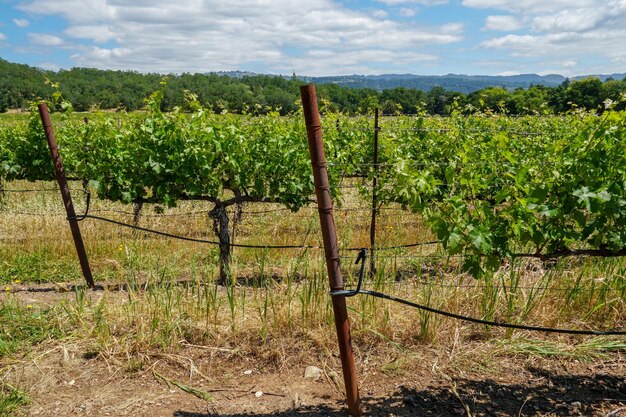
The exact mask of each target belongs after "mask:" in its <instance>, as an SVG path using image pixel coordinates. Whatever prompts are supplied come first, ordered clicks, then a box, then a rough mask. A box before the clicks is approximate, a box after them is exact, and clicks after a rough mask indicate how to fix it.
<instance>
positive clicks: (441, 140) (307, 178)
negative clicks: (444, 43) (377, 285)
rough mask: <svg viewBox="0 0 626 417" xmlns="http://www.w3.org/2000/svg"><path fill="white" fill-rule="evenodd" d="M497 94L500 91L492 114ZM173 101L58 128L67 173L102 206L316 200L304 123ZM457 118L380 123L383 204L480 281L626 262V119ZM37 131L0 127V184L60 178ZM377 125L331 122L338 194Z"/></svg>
mask: <svg viewBox="0 0 626 417" xmlns="http://www.w3.org/2000/svg"><path fill="white" fill-rule="evenodd" d="M502 92H503V90H494V91H493V95H494V96H496V97H498V101H497V103H500V101H501V100H500V98H499V97H500V95H501V94H502ZM164 95H165V94H164V92H163V91H162V90H160V91H158V92H157V93H154V94H153V95H151V96H150V98H149V99H148V100H147V101H146V106H147V109H146V111H145V112H142V113H135V114H125V113H120V114H116V115H115V116H112V115H110V114H102V113H96V114H93V115H91V116H90V120H89V122H88V123H84V122H83V121H82V120H79V119H78V118H76V117H73V116H66V117H62V118H61V121H60V123H57V124H55V126H58V133H57V136H58V139H59V143H60V144H61V148H62V154H63V158H64V163H65V166H66V171H67V173H68V174H69V175H70V176H73V177H75V178H80V179H83V180H85V181H89V183H90V184H91V187H92V188H95V189H96V190H97V192H98V194H99V196H100V197H102V198H106V199H110V200H113V201H123V202H127V203H130V202H150V203H157V204H163V205H167V206H173V205H175V204H176V203H177V201H179V200H184V199H202V200H208V201H211V202H214V203H215V205H216V209H220V210H221V209H223V208H224V207H226V206H228V205H232V204H243V203H246V202H278V203H281V204H284V205H285V206H286V207H288V208H290V209H292V210H297V209H298V208H299V207H301V206H303V205H304V204H306V203H307V202H308V201H310V199H311V196H312V194H313V181H312V176H311V169H310V162H309V157H308V151H307V145H306V140H305V137H306V132H305V130H304V123H303V120H302V115H301V114H294V115H292V116H287V117H281V116H280V115H279V114H278V113H277V112H271V111H267V110H263V111H262V112H261V113H263V114H262V115H260V116H241V115H233V114H225V115H216V114H215V113H213V112H212V111H211V109H209V108H206V107H204V106H203V105H202V104H201V103H200V102H199V101H198V99H197V97H195V96H194V95H193V94H187V101H186V107H187V108H188V109H190V110H192V113H191V114H189V113H186V112H184V111H183V109H182V108H180V107H178V108H176V109H175V110H174V111H173V112H170V113H166V112H163V111H162V107H163V106H162V103H163V100H164ZM485 103H487V102H486V101H485ZM620 104H621V103H615V104H614V105H615V106H618V105H620ZM452 108H453V109H457V110H455V111H456V112H455V113H453V115H452V116H451V117H448V118H441V117H428V116H418V117H402V116H400V117H386V118H383V127H382V131H381V139H380V152H379V153H380V162H381V169H380V171H379V174H378V175H379V181H378V183H379V186H380V190H379V198H380V201H381V202H382V203H391V202H397V203H400V204H402V205H403V206H404V207H406V208H407V209H410V210H413V211H416V212H419V213H421V214H422V215H423V216H424V218H425V220H426V221H427V222H428V224H429V225H430V227H431V229H432V230H433V232H434V233H435V234H436V235H437V236H438V238H439V239H440V240H441V241H442V244H443V246H444V248H445V249H446V250H447V252H448V253H449V254H451V255H462V256H463V257H464V259H465V263H466V269H467V270H468V271H470V272H472V273H473V274H474V275H476V276H479V275H481V274H482V273H483V272H484V271H485V270H486V269H493V268H496V267H497V266H499V265H500V263H501V262H502V260H503V259H504V258H507V257H511V256H515V255H516V254H532V255H536V256H540V255H546V254H566V253H568V252H569V251H571V250H572V249H577V248H590V249H595V250H598V251H604V252H606V253H607V254H610V253H618V252H620V251H622V250H624V248H625V247H626V232H625V230H626V192H625V189H626V170H625V167H626V137H625V136H626V126H625V120H626V111H623V110H615V108H611V107H610V106H609V107H608V108H607V110H606V111H605V112H604V113H603V114H602V115H597V114H595V113H572V114H570V115H567V116H562V117H544V116H528V117H507V116H497V115H490V113H491V112H490V111H487V114H475V115H464V114H461V113H462V112H464V111H465V109H463V108H462V107H461V106H460V105H458V103H453V104H452ZM38 123H39V121H38V117H37V116H36V114H35V113H34V112H33V114H32V116H31V118H30V119H29V122H28V123H27V124H19V123H17V124H15V125H14V126H8V127H5V128H4V129H0V140H1V141H2V146H0V149H2V150H3V151H2V152H3V154H2V158H3V159H2V163H1V164H0V166H2V167H3V171H2V173H0V175H2V176H4V177H5V178H7V179H9V180H12V179H29V180H36V179H48V178H51V177H52V172H51V164H50V162H49V157H48V156H47V150H46V147H45V145H44V143H45V142H44V140H43V137H42V129H41V127H40V126H39V124H38ZM371 124H372V120H371V118H370V117H352V118H350V117H345V116H342V115H340V114H338V113H327V114H326V115H325V117H324V125H325V130H324V135H325V136H324V137H325V144H326V153H327V157H328V159H329V160H330V161H331V162H332V164H330V165H329V173H330V177H331V181H332V185H333V186H334V185H337V183H338V181H340V179H341V177H342V176H346V175H348V176H350V175H359V176H363V175H369V176H372V175H373V170H372V169H371V167H370V166H371V158H372V153H373V149H372V142H373V141H372V138H373V129H372V125H371ZM45 161H47V162H45ZM333 190H334V192H335V197H337V198H339V199H340V198H341V196H340V195H339V192H338V189H337V187H333ZM362 191H363V192H366V193H367V192H368V191H367V190H365V189H363V190H362ZM217 214H218V212H217V211H216V215H217ZM222 220H223V221H222V222H221V223H219V225H218V223H217V220H216V226H215V230H216V233H217V234H218V236H220V241H221V242H223V243H227V242H228V237H227V235H224V234H222V233H221V232H220V230H221V231H222V232H225V231H226V230H228V219H222ZM223 236H225V237H223ZM224 259H227V253H225V254H224Z"/></svg>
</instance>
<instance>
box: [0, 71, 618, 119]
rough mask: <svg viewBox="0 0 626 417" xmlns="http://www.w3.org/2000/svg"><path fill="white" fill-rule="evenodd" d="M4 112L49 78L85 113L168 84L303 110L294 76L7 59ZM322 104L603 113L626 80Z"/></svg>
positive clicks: (220, 98)
mask: <svg viewBox="0 0 626 417" xmlns="http://www.w3.org/2000/svg"><path fill="white" fill-rule="evenodd" d="M0 74H1V77H0V112H6V111H7V110H9V109H20V108H26V107H28V103H29V102H30V101H32V100H37V99H45V100H49V99H50V98H51V97H52V95H53V94H54V93H55V89H54V88H53V87H51V86H50V83H49V82H47V80H49V81H53V82H54V83H58V84H59V85H60V88H61V92H62V93H63V96H64V98H65V99H66V100H68V101H70V102H72V103H73V105H74V109H75V110H78V111H89V110H92V109H94V108H99V109H123V110H127V111H134V110H139V109H142V108H144V107H145V98H146V97H148V96H149V95H150V94H151V93H152V92H154V91H155V90H157V89H162V90H163V100H162V102H161V106H162V110H163V111H171V110H172V109H174V108H175V107H180V108H183V109H185V108H186V106H188V101H187V100H186V99H185V92H186V91H189V92H191V93H193V94H195V96H196V97H197V100H198V102H200V103H201V104H202V105H203V106H205V107H207V108H210V109H212V110H213V111H215V112H218V113H219V112H230V113H247V114H265V113H267V112H268V111H271V110H278V111H279V112H280V113H281V114H288V113H291V112H294V111H296V110H297V109H298V108H299V97H300V96H299V86H300V85H301V84H302V81H301V80H299V79H298V78H297V77H296V76H295V75H294V76H293V77H289V78H287V77H279V76H270V75H243V76H240V77H233V76H230V75H223V74H216V73H209V74H189V73H184V74H180V75H174V74H171V75H169V76H167V77H165V78H166V81H165V85H161V84H162V83H163V79H164V76H163V75H162V74H156V73H153V74H142V73H138V72H134V71H112V70H98V69H92V68H73V69H71V70H61V71H58V72H55V71H47V70H42V69H38V68H34V67H30V66H28V65H22V64H14V63H10V62H8V61H6V60H3V59H0ZM317 91H318V95H319V98H320V104H321V108H322V110H329V111H330V110H332V111H339V112H343V113H347V114H364V113H368V112H371V111H372V109H374V108H380V109H381V110H382V111H383V112H384V113H389V114H413V113H420V112H424V113H427V114H433V115H435V114H437V115H445V114H449V113H451V112H452V111H454V110H456V111H461V112H467V113H473V112H494V113H506V114H514V115H527V114H561V113H565V112H568V111H572V110H576V109H584V110H598V111H602V110H603V108H604V105H605V103H606V102H607V100H611V101H613V102H617V103H618V104H617V107H616V108H617V109H623V108H625V107H626V102H625V101H624V99H623V97H624V96H625V95H626V78H624V79H622V80H613V79H608V80H606V81H604V82H602V81H600V80H599V79H597V78H586V79H582V80H575V81H569V80H566V81H565V82H563V83H562V84H561V85H559V86H557V87H547V86H542V85H534V86H531V87H529V88H526V89H525V88H518V89H515V90H512V91H509V90H507V89H505V88H502V87H498V86H494V87H488V88H483V89H481V90H478V91H475V92H473V93H469V94H463V93H459V92H455V91H451V90H447V89H445V88H443V87H434V88H432V89H431V90H430V91H422V90H416V89H409V88H404V87H397V88H393V89H386V90H383V91H377V90H374V89H369V88H362V89H354V88H348V87H342V86H339V85H337V84H322V85H318V87H317Z"/></svg>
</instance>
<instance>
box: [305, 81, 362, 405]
mask: <svg viewBox="0 0 626 417" xmlns="http://www.w3.org/2000/svg"><path fill="white" fill-rule="evenodd" d="M300 95H301V97H302V107H303V110H304V120H305V122H306V131H307V137H308V143H309V153H310V155H311V165H312V166H313V180H314V182H315V194H316V196H317V207H318V210H319V216H320V226H321V229H322V237H323V240H324V253H325V255H326V268H327V271H328V280H329V282H330V289H331V291H338V290H343V288H344V287H343V278H342V276H341V270H340V268H339V248H338V246H337V232H336V230H335V221H334V218H333V203H332V199H331V196H330V183H329V181H328V170H327V166H326V157H325V155H324V142H323V140H322V126H321V123H320V117H319V112H318V107H317V99H316V93H315V86H314V85H304V86H301V87H300ZM333 312H334V314H335V326H336V327H337V338H338V340H339V354H340V357H341V366H342V369H343V379H344V383H345V386H346V398H347V401H348V411H349V413H350V415H352V416H354V417H359V416H361V415H362V413H361V399H360V398H359V388H358V377H357V373H356V366H355V363H354V354H353V352H352V341H351V337H350V321H349V320H348V309H347V307H346V297H345V296H343V295H339V296H334V297H333Z"/></svg>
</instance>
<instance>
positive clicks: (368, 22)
mask: <svg viewBox="0 0 626 417" xmlns="http://www.w3.org/2000/svg"><path fill="white" fill-rule="evenodd" d="M387 1H397V0H387ZM404 3H413V4H426V3H428V4H440V3H442V2H441V0H434V1H432V0H431V1H424V0H420V1H412V2H404ZM20 8H21V9H22V10H24V11H28V12H29V13H32V14H47V15H56V16H61V17H63V18H65V19H66V20H67V21H68V22H69V26H68V27H67V29H66V30H65V31H64V35H66V36H67V37H70V38H75V39H82V40H87V41H92V42H93V43H94V44H97V45H99V46H95V45H90V46H78V49H77V51H76V53H75V54H74V55H73V60H74V62H75V63H76V65H79V66H89V67H99V68H113V69H134V70H138V71H159V72H205V71H213V70H230V69H234V68H239V69H250V68H255V65H258V64H259V63H260V62H262V63H263V66H264V67H265V68H271V69H272V70H275V71H283V69H285V70H286V71H287V73H291V71H292V70H296V72H297V73H301V74H311V75H315V74H326V73H331V72H332V73H349V72H351V71H352V69H354V68H369V69H370V70H371V67H370V66H369V62H374V61H372V60H373V59H374V58H373V57H374V56H376V57H378V58H376V59H377V60H376V61H375V62H376V64H377V65H378V67H377V68H381V67H382V68H383V69H388V70H389V71H392V70H396V69H398V68H399V66H401V65H403V64H402V63H407V62H412V63H415V62H419V60H401V57H402V56H403V55H406V56H412V57H414V56H419V57H422V58H423V57H429V58H432V55H429V54H425V53H424V52H421V51H428V50H430V49H432V47H433V46H434V45H442V44H449V43H454V42H458V41H460V40H461V39H463V27H462V26H461V25H458V24H452V25H445V26H434V25H431V26H428V25H424V24H420V25H418V24H416V23H406V22H404V23H403V22H397V21H393V20H390V19H388V18H387V17H386V15H384V16H383V14H382V13H380V12H378V13H377V12H371V11H370V12H369V13H368V12H365V11H364V12H357V11H353V10H350V9H347V8H345V7H342V6H341V5H339V4H338V3H336V2H335V1H333V0H318V1H315V2H312V1H309V0H240V1H237V2H232V1H226V0H212V1H208V0H179V1H177V2H172V1H170V0H151V1H148V0H136V1H133V2H127V1H122V0H83V1H78V0H55V1H50V0H30V1H28V2H27V3H23V4H22V5H21V6H20ZM48 36H52V35H48ZM36 40H38V41H39V42H38V43H40V44H42V43H43V41H46V40H47V41H48V42H58V43H59V44H60V43H62V42H63V41H62V39H61V38H58V37H56V40H53V39H52V38H50V37H48V38H45V39H42V38H41V37H38V38H37V39H36ZM31 41H33V39H32V38H31ZM110 41H112V42H113V43H114V46H109V45H106V46H104V45H102V44H104V43H106V42H110ZM33 42H34V41H33ZM82 43H84V41H83V42H82ZM320 48H324V50H325V51H327V52H328V51H330V52H331V53H332V54H333V55H332V56H331V57H329V58H328V59H325V60H324V61H323V62H321V63H319V62H314V60H313V53H314V52H315V51H317V50H319V49H320ZM381 50H385V51H388V52H389V53H388V54H382V55H381V54H380V51H381ZM294 51H296V52H295V53H294ZM372 51H376V53H372ZM345 57H350V60H349V61H346V60H345ZM359 57H360V58H359ZM381 57H382V58H381ZM380 59H382V61H380ZM407 65H408V64H407ZM401 69H402V70H404V71H407V70H408V68H401ZM378 70H379V71H380V69H378ZM315 71H318V72H315ZM368 72H371V71H368Z"/></svg>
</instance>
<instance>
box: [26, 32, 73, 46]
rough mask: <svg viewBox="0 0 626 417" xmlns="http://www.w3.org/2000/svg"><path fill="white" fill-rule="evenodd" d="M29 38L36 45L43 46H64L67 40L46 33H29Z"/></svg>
mask: <svg viewBox="0 0 626 417" xmlns="http://www.w3.org/2000/svg"><path fill="white" fill-rule="evenodd" d="M28 39H29V40H30V42H31V43H33V44H35V45H43V46H62V45H64V44H65V41H64V40H63V39H61V38H59V37H58V36H54V35H49V34H46V33H32V32H31V33H29V34H28Z"/></svg>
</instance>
